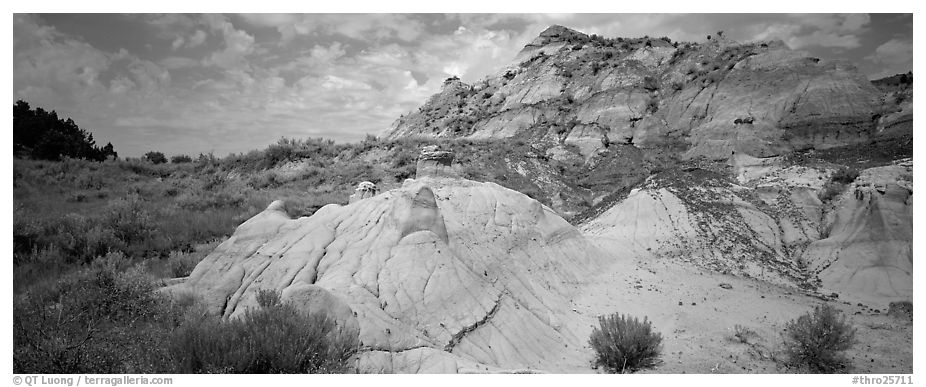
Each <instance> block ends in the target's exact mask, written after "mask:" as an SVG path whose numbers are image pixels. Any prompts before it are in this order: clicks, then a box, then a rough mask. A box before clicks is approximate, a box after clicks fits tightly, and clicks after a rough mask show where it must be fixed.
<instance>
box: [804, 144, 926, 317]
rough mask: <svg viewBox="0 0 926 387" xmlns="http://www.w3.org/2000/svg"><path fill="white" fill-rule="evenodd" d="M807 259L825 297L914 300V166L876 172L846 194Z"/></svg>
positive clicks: (874, 302) (863, 177)
mask: <svg viewBox="0 0 926 387" xmlns="http://www.w3.org/2000/svg"><path fill="white" fill-rule="evenodd" d="M824 229H825V230H826V233H827V235H826V238H824V239H820V240H818V241H815V242H813V243H811V244H810V246H809V247H808V248H807V252H806V253H805V254H804V260H805V261H807V262H808V263H809V264H810V270H811V271H812V272H813V273H816V274H817V275H818V276H819V277H820V281H821V286H822V288H823V289H825V292H829V291H832V292H835V293H837V294H839V296H840V298H843V299H849V300H853V301H862V302H865V303H868V304H870V305H878V306H881V307H886V306H887V305H888V304H889V303H890V302H891V301H902V300H910V299H911V298H912V297H913V163H912V161H909V160H907V161H903V162H900V163H898V164H896V165H892V166H886V167H878V168H871V169H867V170H864V171H862V173H861V175H860V176H859V177H858V178H857V179H856V180H855V182H853V183H852V184H851V185H850V186H849V187H847V189H846V191H845V192H843V193H842V195H840V196H839V197H838V199H837V200H836V202H835V204H834V210H833V211H832V212H831V213H830V214H829V216H828V217H827V219H826V223H825V225H824Z"/></svg>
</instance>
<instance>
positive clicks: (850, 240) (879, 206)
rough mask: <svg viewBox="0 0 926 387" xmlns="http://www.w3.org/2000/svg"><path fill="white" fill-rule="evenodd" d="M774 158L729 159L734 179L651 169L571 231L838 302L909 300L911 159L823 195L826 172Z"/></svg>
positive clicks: (863, 174)
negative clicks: (823, 197) (651, 173)
mask: <svg viewBox="0 0 926 387" xmlns="http://www.w3.org/2000/svg"><path fill="white" fill-rule="evenodd" d="M782 164H783V161H782V160H781V158H777V157H776V158H765V159H760V158H754V157H750V156H745V155H739V156H736V157H733V158H731V160H730V165H731V168H732V170H731V171H730V173H729V175H733V176H736V177H737V180H736V181H734V180H733V179H731V178H728V177H726V176H728V175H726V174H721V173H712V172H708V171H702V170H693V171H688V172H666V173H662V174H658V175H656V176H653V177H650V178H649V179H647V181H646V183H645V184H644V185H643V186H642V187H641V188H638V189H635V190H633V191H632V192H631V193H630V194H629V195H628V196H627V198H625V199H623V200H622V201H620V202H618V203H617V204H615V205H613V206H612V207H610V208H608V209H607V210H606V211H604V212H603V213H602V214H600V215H599V216H597V217H595V218H593V219H591V220H589V221H587V222H585V223H584V224H582V225H581V227H580V229H581V230H582V231H583V232H584V233H585V234H586V235H592V236H595V237H597V238H601V239H602V240H604V241H605V243H607V244H608V245H609V246H613V247H614V248H621V249H624V250H629V251H631V252H632V253H633V254H637V255H640V256H654V257H668V258H674V259H677V260H682V261H685V262H690V263H693V264H695V265H697V266H701V267H705V268H708V269H710V270H712V271H715V272H723V273H731V274H736V275H740V276H746V277H753V278H758V279H762V280H764V281H767V282H770V283H776V284H781V285H786V286H794V287H804V288H812V289H816V292H817V293H818V294H821V295H823V296H831V295H832V294H833V293H835V294H836V295H837V296H838V298H839V299H841V300H849V301H851V302H864V303H866V304H867V305H874V306H878V307H887V305H888V304H889V303H890V302H892V301H900V300H909V299H910V298H911V297H912V295H913V288H912V287H913V279H912V268H913V255H912V246H913V244H912V238H913V231H912V226H913V210H912V206H913V196H912V192H913V191H912V169H913V165H912V161H911V160H909V159H908V160H903V161H900V162H898V163H896V164H895V165H891V166H885V167H875V168H869V169H865V170H863V171H861V174H860V176H859V177H858V178H857V179H856V180H855V181H854V182H853V183H851V184H849V185H848V186H846V187H845V191H844V192H842V193H841V194H840V195H839V196H837V197H836V198H835V199H832V201H828V202H826V203H824V202H822V201H821V199H820V192H821V191H822V190H823V189H824V184H825V183H826V182H827V181H829V179H830V175H832V174H833V173H834V172H835V170H833V169H827V168H814V167H805V166H795V165H792V166H783V165H782Z"/></svg>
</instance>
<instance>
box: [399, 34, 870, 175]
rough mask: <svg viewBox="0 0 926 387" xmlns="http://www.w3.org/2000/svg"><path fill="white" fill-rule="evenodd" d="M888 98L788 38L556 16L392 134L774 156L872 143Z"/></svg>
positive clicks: (851, 70) (850, 69) (846, 67)
mask: <svg viewBox="0 0 926 387" xmlns="http://www.w3.org/2000/svg"><path fill="white" fill-rule="evenodd" d="M881 103H882V102H881V95H880V93H879V92H878V90H877V89H875V87H874V86H872V84H871V82H869V81H868V80H867V79H866V78H865V77H864V76H863V75H862V74H861V73H859V72H858V71H857V69H856V68H855V67H854V66H853V65H851V64H849V63H845V62H840V61H827V60H821V59H819V58H813V57H809V56H807V55H806V54H805V53H802V52H797V51H791V50H790V49H788V48H787V46H785V45H784V44H783V43H781V42H780V41H775V42H758V43H749V44H738V43H735V42H732V41H729V40H726V39H722V41H721V40H718V39H714V40H712V41H708V42H706V43H679V42H676V43H672V42H671V41H669V40H668V39H667V38H666V39H652V38H638V39H622V38H618V39H605V38H601V37H597V36H587V35H585V34H583V33H580V32H577V31H574V30H571V29H568V28H565V27H562V26H552V27H550V28H549V29H547V30H546V31H544V32H542V33H541V34H540V36H538V37H537V38H536V39H535V40H534V41H532V42H531V43H529V44H528V45H526V46H525V47H524V49H523V50H522V51H521V52H520V53H519V54H518V55H517V57H516V58H515V60H514V62H513V63H512V64H511V65H509V66H507V67H506V68H504V69H502V70H501V71H500V72H499V73H497V74H494V75H492V76H489V77H487V78H486V79H484V80H482V81H479V82H476V83H475V84H472V85H469V84H466V83H463V82H460V81H459V80H456V79H454V80H453V81H452V82H450V83H448V84H447V85H445V86H444V87H443V89H442V90H441V92H440V93H438V94H436V95H434V96H433V97H431V98H430V99H429V100H428V101H427V102H426V103H425V104H424V105H422V106H421V107H420V108H419V109H418V111H416V112H413V113H410V114H408V115H405V116H403V117H402V118H400V119H398V120H397V121H396V122H395V123H394V124H393V125H392V127H390V128H389V129H388V130H387V131H386V133H385V134H386V136H387V137H389V138H398V137H404V136H432V137H467V138H473V139H485V138H511V137H519V138H525V139H531V140H532V141H537V142H548V143H551V144H556V143H561V144H573V145H576V146H578V147H579V149H580V152H581V153H582V155H583V156H584V157H586V158H588V157H590V156H591V155H592V154H594V152H595V151H597V150H598V149H601V148H605V147H607V144H608V143H609V142H618V143H631V144H634V145H635V146H638V147H657V146H665V145H682V146H684V147H685V149H687V151H685V153H684V155H685V157H687V158H693V157H698V156H706V157H709V158H714V159H726V158H727V157H729V155H730V154H731V152H733V151H736V152H740V153H746V154H750V155H752V156H757V157H766V156H773V155H777V154H780V153H782V152H786V151H789V150H792V149H804V148H818V149H819V148H826V147H832V146H838V145H844V144H849V143H853V142H862V141H865V140H867V139H868V138H869V137H870V136H871V135H872V134H873V133H874V132H875V131H877V130H878V125H879V119H880V111H881V110H880V106H881ZM551 146H552V145H551Z"/></svg>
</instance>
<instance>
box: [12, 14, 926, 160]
mask: <svg viewBox="0 0 926 387" xmlns="http://www.w3.org/2000/svg"><path fill="white" fill-rule="evenodd" d="M120 17H121V16H120ZM124 17H127V18H133V20H136V21H137V22H138V23H139V24H140V25H142V26H144V27H145V28H144V29H140V31H152V30H153V31H155V32H154V33H153V34H151V33H150V32H144V33H145V34H147V35H150V36H148V39H147V40H145V41H143V42H142V43H140V44H138V46H135V47H126V48H127V49H119V50H114V51H105V50H101V49H99V47H103V46H97V45H95V42H94V41H86V40H84V39H83V38H82V37H81V36H78V35H67V34H64V33H62V32H60V31H59V30H57V29H56V28H54V27H53V26H51V25H48V23H46V22H43V20H42V18H41V17H33V16H29V15H14V97H16V98H25V99H26V100H27V101H29V102H30V103H33V104H34V105H36V106H44V107H48V108H54V109H58V110H59V111H62V110H63V111H68V112H77V113H79V116H76V117H75V119H77V121H78V123H79V124H80V125H81V126H82V127H85V126H86V127H90V128H93V131H94V134H95V137H96V138H98V141H113V143H114V145H115V146H116V147H117V149H118V150H119V151H120V154H126V155H138V154H142V153H144V152H145V151H148V150H151V148H152V147H155V148H157V149H161V150H163V151H165V152H166V153H169V154H173V153H192V154H195V153H197V152H206V151H210V150H212V151H215V152H217V154H219V155H224V154H225V153H228V152H241V151H246V150H249V149H254V148H259V147H261V146H263V145H265V144H269V143H272V142H273V141H275V140H276V139H277V138H279V137H280V136H289V137H300V138H303V137H309V136H325V137H330V138H334V139H337V140H358V139H361V138H363V135H364V134H366V133H379V132H380V131H382V130H383V129H384V128H386V127H388V126H389V124H390V123H391V122H392V121H394V120H395V119H396V118H397V117H398V116H399V115H401V114H403V113H407V112H409V111H412V110H413V109H415V108H416V107H417V106H419V105H420V104H421V103H422V102H423V101H424V100H426V99H427V98H428V97H429V96H430V95H431V94H433V93H435V92H437V91H438V90H440V85H441V83H442V81H443V80H444V79H445V78H447V77H449V76H453V75H457V76H460V77H461V78H462V79H463V80H464V81H465V82H469V83H474V82H478V81H479V80H480V79H481V78H483V77H485V76H487V75H490V74H492V73H494V72H496V71H499V70H500V69H501V68H502V67H503V66H505V65H506V64H510V63H511V61H512V59H513V58H514V56H515V55H516V54H517V52H518V51H520V50H521V48H522V47H523V46H524V44H526V43H528V42H530V41H531V40H533V39H534V38H535V37H536V36H537V34H539V33H540V32H541V31H543V30H544V29H546V28H547V27H548V26H549V25H551V24H561V25H566V26H569V27H572V28H575V29H578V30H580V31H583V32H586V33H590V34H591V33H595V34H600V35H605V36H610V37H615V36H624V37H635V36H643V35H650V36H664V35H665V36H669V37H671V38H672V39H675V40H691V41H703V40H704V39H705V36H706V35H707V34H715V33H716V30H717V29H723V30H725V34H724V35H725V36H729V37H730V38H732V39H736V40H742V41H748V40H755V39H763V40H764V39H772V38H775V39H782V40H784V41H785V42H787V43H788V44H789V45H791V46H792V47H793V48H804V49H807V50H814V49H821V48H827V49H851V48H855V47H858V46H859V45H861V44H862V43H864V42H865V40H864V39H861V37H862V36H863V34H864V33H865V32H866V31H867V30H868V29H869V28H870V27H871V20H870V18H869V17H868V16H867V15H751V14H745V15H736V14H730V15H710V14H694V15H671V14H655V15H626V14H617V15H614V14H612V15H608V14H491V15H476V14H464V15H402V14H398V15H396V14H390V15H363V14H349V15H324V14H309V15H290V14H246V15H239V16H226V15H218V14H209V15H129V16H124ZM718 26H722V27H718ZM120 32H121V33H132V31H120ZM869 41H870V40H869ZM146 46H150V47H153V48H154V49H153V50H151V49H148V48H146ZM109 47H112V46H109ZM869 50H870V51H871V54H870V55H869V57H867V58H866V60H867V61H869V62H872V63H877V65H878V66H880V67H881V68H883V69H884V71H894V69H895V68H900V67H905V69H903V72H905V71H906V70H908V69H909V64H910V63H912V38H910V39H902V38H897V39H892V40H890V41H887V42H885V43H884V44H882V45H881V46H880V47H878V48H877V49H871V48H869ZM897 72H900V71H897ZM255 128H260V130H255ZM216 138H221V139H222V141H218V142H217V141H215V139H216Z"/></svg>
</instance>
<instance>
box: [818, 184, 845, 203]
mask: <svg viewBox="0 0 926 387" xmlns="http://www.w3.org/2000/svg"><path fill="white" fill-rule="evenodd" d="M845 189H846V185H845V184H842V183H839V182H835V181H829V182H826V183H825V184H823V189H822V190H820V192H819V193H818V194H817V198H819V199H820V201H821V202H824V203H826V202H828V201H831V200H833V198H835V197H836V196H838V195H839V194H841V193H842V191H844V190H845Z"/></svg>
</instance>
